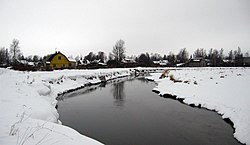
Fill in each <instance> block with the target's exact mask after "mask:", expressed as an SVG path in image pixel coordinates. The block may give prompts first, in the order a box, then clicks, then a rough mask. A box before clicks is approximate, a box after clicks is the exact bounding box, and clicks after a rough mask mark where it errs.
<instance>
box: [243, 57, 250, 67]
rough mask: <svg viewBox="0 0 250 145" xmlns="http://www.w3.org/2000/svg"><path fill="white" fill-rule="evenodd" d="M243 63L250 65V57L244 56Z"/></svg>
mask: <svg viewBox="0 0 250 145" xmlns="http://www.w3.org/2000/svg"><path fill="white" fill-rule="evenodd" d="M243 65H244V66H250V57H243Z"/></svg>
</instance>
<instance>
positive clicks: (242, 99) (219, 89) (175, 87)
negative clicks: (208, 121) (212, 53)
mask: <svg viewBox="0 0 250 145" xmlns="http://www.w3.org/2000/svg"><path fill="white" fill-rule="evenodd" d="M171 75H172V78H174V79H175V80H176V82H174V81H171V80H170V76H171ZM160 76H161V74H152V76H151V77H148V79H151V80H154V81H155V82H156V83H157V86H156V87H155V88H154V90H155V91H157V92H160V95H164V94H170V95H172V96H176V98H177V99H181V100H183V99H184V100H183V102H184V103H186V104H189V105H191V104H192V105H195V106H200V107H204V108H207V109H210V110H215V111H216V112H218V113H219V114H221V115H222V118H229V119H230V120H231V121H232V122H233V123H234V128H235V133H234V137H235V138H236V139H238V140H239V141H240V142H242V143H246V144H250V115H249V114H250V108H249V106H250V91H249V89H250V86H249V84H250V83H249V82H250V68H181V69H179V70H171V71H170V73H169V74H168V76H169V77H166V78H164V79H159V77H160Z"/></svg>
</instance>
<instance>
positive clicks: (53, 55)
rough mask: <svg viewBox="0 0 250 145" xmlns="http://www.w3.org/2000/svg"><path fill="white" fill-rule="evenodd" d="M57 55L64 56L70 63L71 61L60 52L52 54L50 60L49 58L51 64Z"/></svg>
mask: <svg viewBox="0 0 250 145" xmlns="http://www.w3.org/2000/svg"><path fill="white" fill-rule="evenodd" d="M57 54H61V55H63V56H64V57H65V58H66V59H67V60H68V61H69V59H68V58H67V57H66V56H65V55H64V54H62V53H61V52H60V51H58V52H55V53H54V54H51V55H50V56H49V58H48V60H47V61H49V62H51V60H52V59H53V58H54V57H55V56H56V55H57Z"/></svg>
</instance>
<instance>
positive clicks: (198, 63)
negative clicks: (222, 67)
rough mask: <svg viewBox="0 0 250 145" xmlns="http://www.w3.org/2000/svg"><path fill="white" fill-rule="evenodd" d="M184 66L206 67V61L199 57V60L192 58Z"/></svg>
mask: <svg viewBox="0 0 250 145" xmlns="http://www.w3.org/2000/svg"><path fill="white" fill-rule="evenodd" d="M185 66H187V67H205V66H206V61H205V59H204V58H202V57H199V58H192V59H190V60H189V61H188V62H187V63H186V64H185Z"/></svg>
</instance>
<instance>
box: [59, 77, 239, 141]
mask: <svg viewBox="0 0 250 145" xmlns="http://www.w3.org/2000/svg"><path fill="white" fill-rule="evenodd" d="M154 86H155V83H154V82H148V81H146V80H145V79H144V78H137V79H130V78H126V79H122V80H117V81H113V82H110V83H108V84H106V85H105V84H101V85H100V86H91V87H87V88H83V89H80V90H78V91H75V92H72V93H68V94H66V95H65V98H64V100H63V101H59V103H58V111H59V114H60V120H61V121H62V123H63V124H64V125H67V126H70V127H72V128H74V129H75V130H77V131H78V132H80V133H81V134H84V135H86V136H88V137H91V138H94V139H96V140H98V141H100V142H102V143H104V144H106V145H167V144H169V145H201V144H202V145H236V144H239V143H238V142H237V141H236V140H235V139H234V138H233V128H232V127H231V126H230V125H229V124H227V123H226V122H225V121H223V120H222V118H221V116H219V115H218V114H216V113H215V112H212V111H208V110H205V109H198V108H192V107H190V106H188V105H185V104H181V103H179V102H178V101H176V100H172V99H166V98H162V97H160V96H158V95H157V94H155V93H154V92H152V89H153V88H154Z"/></svg>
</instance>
